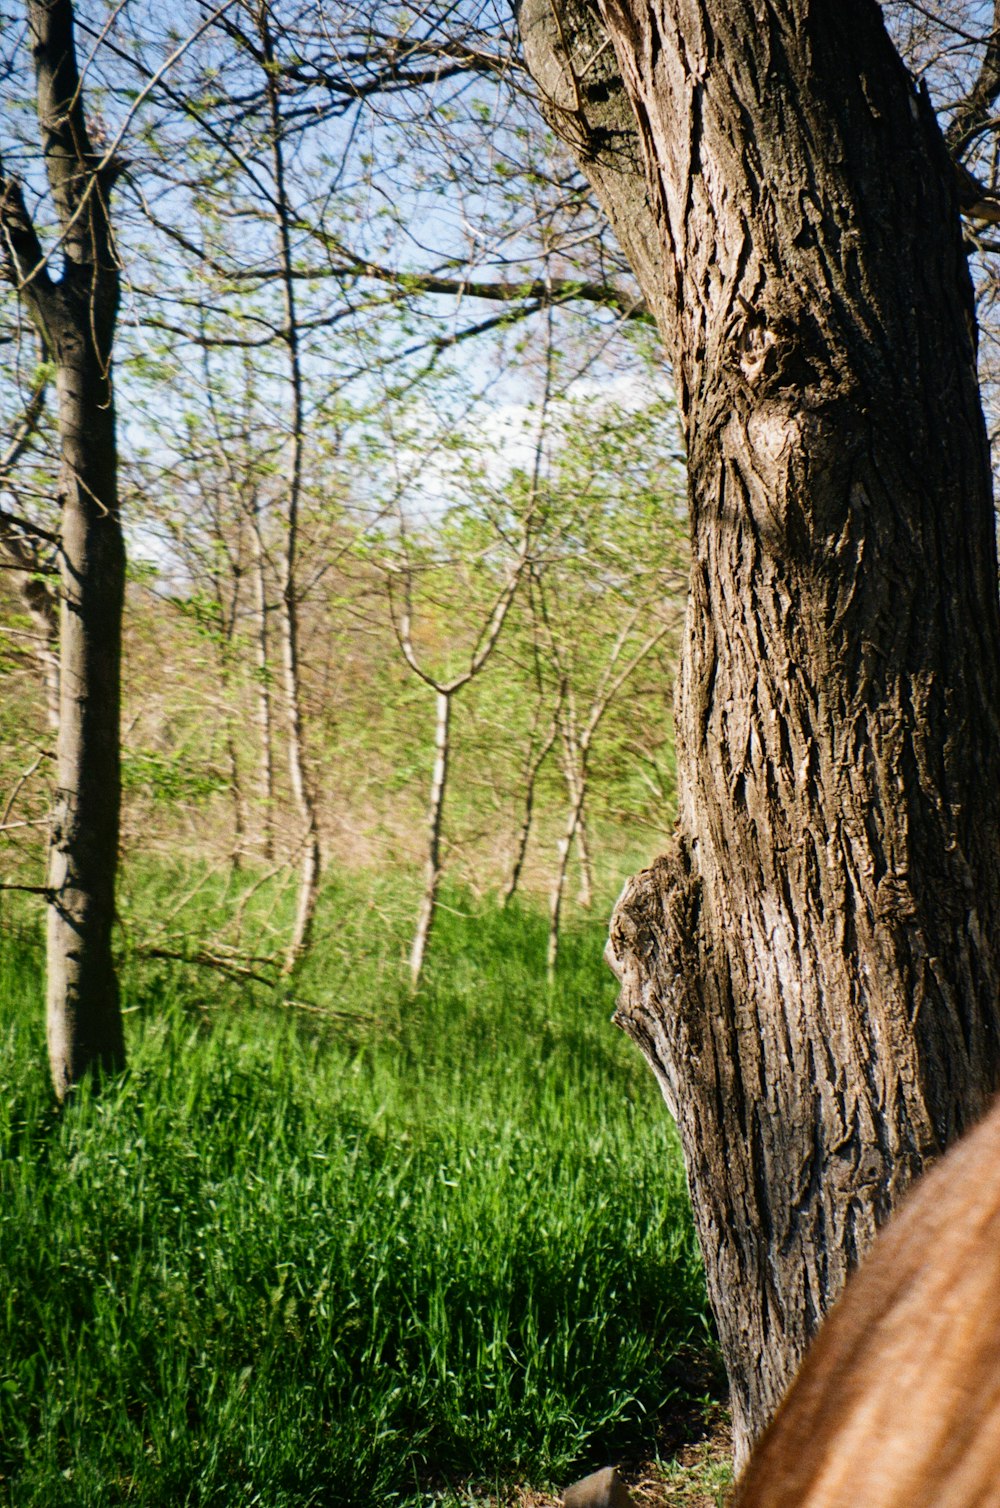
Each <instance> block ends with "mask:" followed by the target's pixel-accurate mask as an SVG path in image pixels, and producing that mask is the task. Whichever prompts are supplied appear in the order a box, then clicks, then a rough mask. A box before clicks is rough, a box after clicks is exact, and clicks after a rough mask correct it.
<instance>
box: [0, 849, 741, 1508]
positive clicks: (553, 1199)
mask: <svg viewBox="0 0 1000 1508" xmlns="http://www.w3.org/2000/svg"><path fill="white" fill-rule="evenodd" d="M180 888H181V887H180V885H179V883H178V881H177V880H176V878H173V877H171V876H165V877H161V879H160V880H159V881H158V882H156V879H155V877H153V878H152V879H149V880H148V881H147V882H146V887H145V889H146V898H145V904H146V905H147V907H148V911H149V913H150V915H155V914H156V913H160V914H163V913H166V912H167V909H168V901H169V897H170V895H171V894H174V893H177V892H178V891H179V890H180ZM223 899H224V898H223ZM264 900H266V898H264ZM264 900H262V904H263V903H264ZM404 901H405V896H404ZM198 904H199V906H200V907H201V908H202V911H203V914H202V915H201V921H202V924H203V925H205V926H206V928H207V927H208V926H210V924H211V918H209V917H207V916H206V915H205V914H204V908H205V907H206V906H207V905H208V898H207V897H206V893H205V890H204V889H203V890H202V891H201V892H200V893H199V896H198ZM221 904H222V900H220V905H221ZM394 905H395V908H396V909H395V911H394V910H393V906H394ZM409 920H410V918H409V915H408V911H407V908H406V906H405V904H404V903H401V902H400V901H399V900H398V898H397V899H396V900H395V901H394V899H393V893H392V884H391V880H390V883H389V884H388V885H387V887H386V891H385V893H384V894H381V895H380V896H378V897H375V904H374V905H372V904H369V902H368V901H366V902H365V903H364V905H361V904H360V903H359V902H358V901H357V898H356V897H354V896H352V895H349V894H347V893H346V892H345V893H341V894H337V893H335V892H332V891H331V892H329V893H328V894H327V895H326V896H325V897H324V909H323V912H322V913H321V915H320V917H319V918H318V924H317V937H318V941H317V946H316V948H315V950H314V954H315V956H314V958H313V959H312V960H311V962H310V964H309V966H308V967H307V968H306V969H304V970H303V971H302V974H301V977H300V978H299V979H297V980H296V982H295V996H294V998H293V999H289V998H286V997H284V996H278V997H268V996H267V995H266V994H264V993H263V992H261V991H260V990H257V991H256V992H255V991H253V990H252V989H251V988H250V987H249V986H247V985H246V984H245V983H241V982H228V983H227V981H226V980H225V979H223V978H220V977H219V976H218V974H216V973H212V972H210V971H205V970H198V969H192V968H189V967H187V966H185V965H183V964H181V963H178V962H176V961H165V960H162V959H157V960H153V961H151V960H150V959H149V958H148V957H146V958H144V957H143V956H142V954H141V952H140V951H139V950H138V949H134V950H132V951H128V950H126V951H125V953H124V955H123V960H122V962H123V970H122V975H123V999H124V1004H125V1009H126V1013H127V1014H126V1018H125V1019H126V1022H127V1026H128V1033H129V1044H128V1045H129V1054H130V1067H129V1071H128V1073H127V1074H126V1075H125V1076H123V1077H122V1078H121V1079H120V1080H118V1081H115V1082H113V1083H111V1084H109V1085H107V1086H106V1087H105V1089H104V1091H103V1093H102V1094H101V1095H100V1096H99V1097H94V1096H92V1095H91V1094H90V1093H89V1092H81V1093H80V1094H79V1095H77V1096H75V1097H74V1099H73V1101H72V1102H71V1103H69V1104H67V1105H66V1106H65V1107H64V1108H63V1109H62V1110H61V1111H56V1110H55V1108H54V1107H53V1104H52V1099H51V1091H50V1089H49V1086H48V1083H47V1076H46V1070H45V1045H44V1023H43V1020H42V1014H43V1011H42V998H43V990H42V977H41V952H40V947H39V940H38V930H37V927H36V926H34V925H30V926H28V925H25V926H20V925H15V917H14V916H13V915H12V914H10V913H8V915H7V917H6V919H4V918H3V917H0V921H5V925H4V926H3V928H2V931H3V946H2V947H0V1020H2V1021H3V1022H4V1023H5V1024H4V1027H3V1029H2V1036H0V1295H2V1296H3V1302H2V1303H0V1505H2V1508H113V1505H117V1504H126V1503H127V1504H129V1505H130V1508H173V1505H174V1504H181V1503H183V1504H185V1505H187V1508H209V1505H212V1508H215V1505H219V1504H225V1505H226V1508H229V1505H233V1508H236V1505H243V1504H249V1503H251V1502H258V1503H261V1504H266V1505H267V1508H317V1505H319V1504H322V1505H323V1508H358V1505H361V1504H364V1505H365V1508H378V1505H382V1504H385V1505H388V1504H392V1505H393V1508H420V1505H429V1504H437V1505H442V1508H443V1505H444V1504H446V1503H447V1504H451V1505H471V1504H472V1503H477V1504H480V1505H485V1504H486V1503H488V1502H491V1501H492V1503H494V1504H496V1505H498V1508H499V1505H500V1504H504V1505H505V1508H506V1505H519V1508H541V1505H543V1504H549V1503H553V1502H558V1497H557V1496H548V1497H547V1496H545V1495H544V1493H539V1492H535V1493H534V1494H532V1493H529V1492H526V1491H524V1490H521V1489H519V1488H518V1486H517V1484H519V1483H520V1484H523V1483H538V1484H556V1486H558V1487H559V1488H564V1487H565V1486H567V1485H568V1484H569V1483H571V1482H573V1481H574V1480H576V1479H578V1478H580V1477H582V1476H584V1475H586V1474H587V1473H588V1472H589V1471H593V1470H596V1469H598V1468H600V1467H601V1466H604V1465H607V1464H610V1463H612V1462H615V1463H620V1465H621V1467H622V1470H623V1475H624V1476H625V1477H626V1479H627V1480H628V1481H629V1482H630V1483H631V1484H632V1485H633V1489H634V1491H633V1495H634V1497H635V1500H636V1503H637V1504H638V1505H639V1508H665V1505H671V1508H715V1504H716V1503H717V1502H719V1501H721V1494H722V1493H723V1492H724V1486H725V1482H726V1480H727V1472H726V1461H727V1457H728V1452H727V1447H726V1444H725V1440H724V1433H723V1428H724V1427H723V1425H722V1424H721V1422H720V1419H721V1415H720V1413H719V1409H718V1403H717V1400H718V1399H719V1398H720V1397H721V1383H720V1373H719V1368H718V1360H717V1353H716V1352H715V1348H714V1343H713V1340H712V1333H711V1327H710V1322H709V1318H708V1311H707V1304H706V1299H705V1291H704V1281H703V1277H702V1273H701V1268H700V1262H699V1260H698V1255H697V1248H696V1244H695V1240H694V1233H693V1230H692V1226H691V1216H690V1208H689V1204H688V1201H687V1196H686V1191H685V1186H684V1175H683V1168H682V1165H681V1160H680V1154H679V1149H678V1145H677V1139H676V1134H675V1132H674V1129H673V1127H672V1125H671V1124H670V1122H669V1119H668V1117H667V1116H666V1114H665V1112H664V1109H663V1104H662V1100H661V1098H660V1096H659V1094H658V1092H657V1089H656V1085H655V1083H654V1081H653V1078H652V1075H651V1074H650V1073H649V1071H648V1069H647V1068H646V1066H645V1064H644V1063H643V1061H642V1059H641V1057H640V1055H639V1054H638V1053H637V1052H636V1050H635V1049H634V1048H633V1047H632V1046H631V1045H630V1044H629V1043H628V1042H627V1041H626V1040H625V1038H624V1037H623V1036H622V1034H621V1033H620V1032H617V1031H615V1030H614V1029H613V1028H612V1027H611V1025H610V1019H609V1018H610V1015H611V1011H612V1008H613V1004H614V994H615V986H614V982H613V980H612V979H611V977H610V975H609V974H608V972H607V970H606V969H605V968H604V967H603V966H602V964H601V948H602V944H603V930H604V929H603V926H602V925H601V924H600V923H599V922H596V921H588V922H587V923H585V924H582V925H581V926H579V927H578V928H575V929H573V928H571V929H569V930H568V932H567V934H566V937H565V939H564V947H563V952H562V956H561V959H560V968H559V974H558V977H557V980H556V983H555V985H554V987H549V986H548V985H547V984H546V981H545V940H546V925H545V917H544V915H543V914H542V912H541V911H540V910H539V911H538V912H535V911H534V910H532V909H531V908H530V907H527V906H526V907H523V908H522V907H512V908H509V909H508V910H507V911H502V910H500V909H499V908H498V907H497V906H496V905H495V904H494V903H493V902H492V901H488V900H487V901H483V902H477V901H473V900H471V899H470V898H468V897H464V896H461V895H453V896H450V897H449V905H448V909H446V910H442V912H441V915H440V917H439V920H438V924H437V928H436V930H435V933H434V936H433V938H432V945H431V954H430V959H429V964H428V968H427V974H426V978H425V980H424V983H423V985H422V987H421V990H420V993H419V995H418V996H417V997H416V998H411V997H410V995H409V992H408V990H407V988H406V983H405V974H404V970H405V942H406V937H407V930H408V922H409ZM149 925H150V924H149V923H146V922H144V920H143V917H142V915H141V914H140V915H137V916H136V915H133V917H132V918H130V922H129V931H130V935H131V936H132V937H139V938H141V937H142V936H143V934H144V931H146V930H147V928H148V926H149ZM306 1007H308V1008H306ZM713 1400H715V1402H714V1403H713ZM713 1410H714V1412H713ZM706 1419H707V1420H708V1421H710V1422H709V1424H708V1425H707V1426H706V1423H705V1421H706ZM650 1462H669V1463H671V1464H670V1465H665V1466H659V1465H655V1464H654V1465H649V1464H647V1463H650ZM470 1489H471V1490H470ZM550 1490H551V1489H550Z"/></svg>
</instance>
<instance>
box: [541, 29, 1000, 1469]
mask: <svg viewBox="0 0 1000 1508" xmlns="http://www.w3.org/2000/svg"><path fill="white" fill-rule="evenodd" d="M602 5H603V15H602V16H601V17H598V16H597V14H596V12H595V11H594V10H593V9H591V8H590V7H588V6H586V5H583V4H581V3H580V0H567V3H566V4H565V5H562V6H560V7H558V8H556V6H554V5H550V4H549V0H525V3H524V5H523V6H522V8H521V25H522V32H523V34H524V36H525V44H526V53H527V58H528V62H529V66H530V67H531V69H532V72H533V73H534V75H535V77H536V79H537V80H538V82H539V84H540V86H541V89H542V90H543V92H544V93H546V94H547V95H548V96H549V106H548V113H549V118H550V120H551V121H552V122H553V124H554V125H555V126H556V128H557V130H559V132H560V134H561V135H562V136H563V137H564V139H566V140H567V141H568V142H569V143H570V145H571V146H573V148H574V150H575V151H576V153H577V156H578V160H579V161H580V163H581V166H582V167H583V169H584V171H586V172H588V173H589V174H590V176H591V179H592V182H593V183H594V187H595V190H596V192H597V193H598V196H599V197H600V198H601V199H602V202H603V203H604V205H605V208H606V209H607V210H608V212H609V214H610V217H611V219H612V220H613V222H614V223H615V224H616V226H618V227H619V228H620V229H622V227H623V226H624V229H623V230H622V238H623V242H624V245H625V249H626V251H627V252H628V253H629V254H630V256H631V257H632V260H633V266H634V269H635V271H636V274H637V276H638V277H639V279H640V282H641V284H642V287H643V292H644V294H645V296H646V298H647V300H648V302H649V304H650V306H651V307H652V308H653V309H654V310H655V311H656V313H657V317H658V319H659V321H660V324H661V328H662V330H663V333H664V336H665V341H666V345H667V351H668V355H669V357H670V359H671V361H672V364H673V371H674V379H675V384H676V389H677V396H678V402H679V406H680V409H681V414H682V418H683V422H684V425H685V429H686V438H687V448H688V466H689V477H690V512H691V535H692V568H691V583H690V598H689V607H688V617H687V625H686V633H685V644H684V651H683V656H682V667H681V674H680V680H679V685H678V689H677V704H676V728H677V751H678V786H679V807H680V814H679V821H678V830H677V836H676V842H675V845H674V847H673V849H672V851H671V852H670V853H669V854H668V855H667V856H666V857H664V858H663V859H661V860H659V861H658V862H657V863H656V864H655V865H654V866H653V867H652V868H651V869H650V870H647V871H645V872H644V873H643V874H641V875H639V876H638V877H637V878H636V879H635V880H633V881H632V882H631V883H630V885H629V886H627V887H626V890H625V892H624V894H623V897H622V899H621V901H620V902H619V905H618V908H617V910H616V913H615V916H614V919H613V923H612V935H611V940H610V944H609V956H610V959H611V961H612V965H613V967H614V968H615V970H616V972H617V973H618V975H619V977H620V979H621V982H622V993H621V997H620V1003H619V1008H618V1013H617V1020H618V1021H619V1023H620V1024H621V1025H622V1026H623V1027H624V1028H625V1030H626V1031H628V1032H629V1033H630V1034H631V1035H632V1036H633V1037H634V1038H635V1040H636V1041H637V1042H638V1043H639V1044H640V1046H641V1047H642V1049H643V1051H644V1052H645V1054H646V1056H647V1057H648V1059H649V1061H650V1063H651V1065H652V1067H653V1069H654V1071H655V1073H656V1074H657V1077H658V1079H659V1081H660V1084H661V1086H662V1088H663V1092H664V1095H665V1097H666V1100H667V1103H668V1105H669V1106H670V1108H671V1110H672V1112H673V1114H674V1115H675V1117H676V1118H677V1122H678V1125H679V1128H680V1132H681V1137H682V1141H683V1144H684V1148H685V1156H686V1160H687V1168H688V1178H689V1184H690V1188H691V1194H692V1200H693V1205H694V1211H695V1218H696V1221H697V1225H698V1230H699V1235H700V1239H701V1244H702V1250H703V1253H704V1256H705V1264H706V1271H707V1275H708V1284H709V1291H710V1295H711V1299H712V1304H713V1307H714V1309H715V1313H716V1317H717V1320H718V1325H719V1332H720V1337H721V1341H722V1346H723V1350H724V1354H725V1357H726V1363H727V1367H728V1371H729V1377H730V1382H731V1388H732V1406H733V1419H734V1426H735V1434H736V1453H737V1459H738V1460H742V1459H743V1457H744V1456H745V1454H746V1452H747V1449H748V1446H749V1444H750V1442H751V1441H752V1439H753V1437H754V1436H755V1435H756V1434H758V1433H759V1431H760V1430H761V1428H762V1427H763V1425H764V1424H765V1423H766V1422H767V1420H768V1418H769V1417H770V1415H771V1414H772V1412H773V1410H774V1408H775V1407H776V1405H777V1403H778V1401H779V1399H780V1397H781V1395H782V1393H783V1391H784V1390H785V1388H786V1386H787V1384H788V1382H789V1380H790V1378H791V1376H792V1373H793V1371H794V1369H795V1367H796V1364H797V1362H798V1360H799V1358H800V1357H801V1355H802V1353H803V1350H804V1348H805V1346H806V1343H807V1341H808V1339H809V1338H810V1336H811V1334H812V1333H813V1331H814V1330H815V1329H816V1327H817V1324H818V1322H819V1320H820V1318H821V1317H822V1315H823V1314H824V1313H825V1311H826V1310H827V1308H828V1307H829V1305H830V1304H831V1302H832V1301H833V1299H834V1298H835V1297H836V1295H837V1293H838V1292H839V1290H840V1288H841V1286H842V1284H843V1282H844V1279H845V1277H846V1275H847V1273H848V1271H849V1269H850V1268H851V1267H852V1266H853V1265H854V1263H855V1262H856V1261H857V1260H858V1258H859V1256H860V1255H861V1253H862V1252H863V1251H864V1250H865V1249H866V1247H867V1246H868V1244H869V1242H870V1241H871V1239H872V1236H873V1234H874V1232H875V1229H876V1227H877V1225H878V1224H879V1223H880V1222H881V1221H882V1220H883V1219H884V1218H885V1217H886V1216H887V1215H888V1213H889V1212H890V1210H891V1209H892V1208H893V1206H894V1205H895V1204H896V1203H897V1202H898V1200H899V1197H900V1195H901V1194H902V1192H903V1190H904V1189H905V1188H906V1186H907V1185H908V1184H909V1183H910V1182H911V1181H912V1180H913V1178H914V1177H915V1176H916V1175H917V1174H918V1173H919V1172H920V1171H921V1169H922V1168H923V1166H924V1165H925V1163H926V1162H927V1160H928V1159H930V1158H932V1157H934V1156H936V1155H937V1154H938V1153H939V1152H940V1150H941V1149H942V1148H943V1147H944V1146H946V1145H947V1144H948V1143H950V1142H951V1141H952V1140H953V1139H954V1138H955V1137H956V1136H957V1135H958V1134H959V1132H960V1131H961V1130H962V1129H963V1128H964V1127H965V1126H967V1125H968V1124H969V1123H970V1122H971V1121H972V1120H974V1119H975V1118H976V1117H977V1116H978V1115H979V1113H980V1112H981V1110H982V1109H983V1107H984V1105H985V1103H986V1101H987V1098H988V1096H989V1093H990V1091H991V1089H992V1088H993V1087H994V1086H995V1085H996V1083H997V1079H998V1064H1000V1037H998V1025H1000V1023H998V993H997V988H998V973H1000V850H998V817H1000V811H998V807H1000V738H998V732H1000V729H998V713H1000V697H998V693H1000V685H998V681H1000V674H998V667H1000V622H998V603H997V569H996V553H995V545H994V533H993V511H992V498H991V482H990V468H989V457H988V453H987V445H986V437H985V430H984V425H983V420H982V414H981V409H980V403H979V395H978V389H977V382H976V363H975V355H976V353H975V324H974V311H973V303H972V291H971V285H970V280H969V276H968V272H967V269H966V265H965V254H964V250H963V245H962V236H961V231H960V226H959V218H958V204H957V200H956V180H955V175H954V171H953V169H952V167H951V164H950V161H949V159H948V156H947V153H946V149H945V145H944V143H943V141H942V138H941V134H940V131H939V128H938V125H937V121H936V119H935V118H934V115H933V112H932V110H931V107H930V105H929V103H928V102H927V100H926V98H925V96H924V95H923V94H922V93H920V92H918V91H916V90H915V89H914V87H913V84H912V82H911V80H910V78H909V76H908V74H907V73H906V71H905V69H904V68H903V66H902V64H901V62H900V60H899V58H898V57H897V55H896V53H895V51H894V49H893V47H892V45H891V43H890V41H889V39H888V37H887V35H886V33H885V30H884V26H883V22H882V17H881V14H880V11H879V9H878V7H877V6H876V5H875V3H874V0H838V3H836V4H830V3H828V0H650V3H648V4H647V3H641V0H602ZM546 12H547V13H548V14H546ZM602 20H603V22H604V23H605V24H606V25H607V27H608V29H609V31H610V34H611V37H612V38H613V42H614V50H615V53H616V55H617V67H615V66H613V65H612V64H611V63H610V61H609V57H610V54H611V48H610V47H609V46H607V36H606V35H603V34H602ZM619 70H620V71H619ZM622 79H624V82H625V86H626V89H627V93H628V96H629V97H630V98H631V100H632V102H633V108H634V114H633V117H632V120H631V123H629V122H628V121H625V120H624V118H623V117H622V116H621V114H620V113H619V115H617V116H614V117H613V119H611V120H610V123H609V117H608V112H609V111H611V110H612V107H614V108H615V109H617V108H618V107H620V106H621V103H622V99H623V95H622V83H621V80H622ZM592 96H593V97H592ZM601 112H604V113H603V114H602V113H601ZM616 123H617V124H616ZM636 144H638V146H639V148H640V150H641V157H642V161H643V164H644V166H645V173H646V177H645V180H644V184H645V188H644V189H642V188H640V187H638V186H637V180H636V176H635V163H636V156H635V150H636ZM647 215H648V216H649V217H650V218H649V219H647V218H645V217H646V216H647ZM650 224H652V226H653V227H654V228H653V229H652V230H651V229H650ZM636 242H638V245H639V254H638V255H636V254H635V252H634V244H635V243H636Z"/></svg>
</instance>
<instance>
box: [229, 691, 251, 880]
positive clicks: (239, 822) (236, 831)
mask: <svg viewBox="0 0 1000 1508" xmlns="http://www.w3.org/2000/svg"><path fill="white" fill-rule="evenodd" d="M226 715H227V716H228V712H227V714H226ZM226 757H227V759H228V761H229V787H230V790H231V792H232V797H233V841H232V843H231V844H230V848H229V862H230V864H231V865H232V867H233V868H234V869H239V867H240V865H241V864H242V862H243V849H244V846H245V842H246V830H247V822H246V812H245V810H244V801H243V790H242V788H241V786H240V761H239V755H238V754H237V752H236V739H235V738H234V737H233V731H232V729H231V728H230V729H229V730H228V731H227V733H226Z"/></svg>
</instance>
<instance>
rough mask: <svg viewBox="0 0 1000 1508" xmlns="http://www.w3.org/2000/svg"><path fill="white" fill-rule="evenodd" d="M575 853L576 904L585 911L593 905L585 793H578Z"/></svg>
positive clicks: (592, 868) (591, 866) (592, 880)
mask: <svg viewBox="0 0 1000 1508" xmlns="http://www.w3.org/2000/svg"><path fill="white" fill-rule="evenodd" d="M576 851H577V857H578V858H579V860H580V888H579V890H578V892H577V897H576V898H577V902H578V904H579V905H581V906H582V907H583V909H584V910H585V911H589V910H590V908H591V906H592V905H593V904H594V867H593V864H592V863H591V859H590V839H589V837H588V835H587V792H586V788H585V787H584V789H583V790H581V792H580V820H579V822H578V823H577V825H576Z"/></svg>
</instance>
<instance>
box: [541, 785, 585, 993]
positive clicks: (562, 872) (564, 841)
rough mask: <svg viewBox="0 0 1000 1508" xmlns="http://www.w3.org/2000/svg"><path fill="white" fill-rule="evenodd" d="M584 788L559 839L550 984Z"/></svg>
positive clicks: (552, 905) (576, 795)
mask: <svg viewBox="0 0 1000 1508" xmlns="http://www.w3.org/2000/svg"><path fill="white" fill-rule="evenodd" d="M583 792H584V786H583V785H582V784H581V785H580V786H578V787H577V788H576V790H575V791H572V792H571V795H570V808H569V816H568V817H567V818H566V828H565V831H564V832H563V835H562V837H561V838H560V839H559V848H558V854H559V860H558V863H557V865H556V872H555V875H554V876H553V880H552V890H551V892H550V894H549V940H548V946H547V948H546V951H545V969H546V973H547V974H548V978H549V982H550V983H551V982H552V980H554V979H555V974H556V964H557V963H558V961H559V929H560V925H561V922H562V903H563V895H564V893H565V890H566V872H567V870H568V868H569V856H570V852H571V851H572V848H573V839H574V838H575V837H576V836H577V835H578V832H579V828H580V815H581V813H582V811H583Z"/></svg>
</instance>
